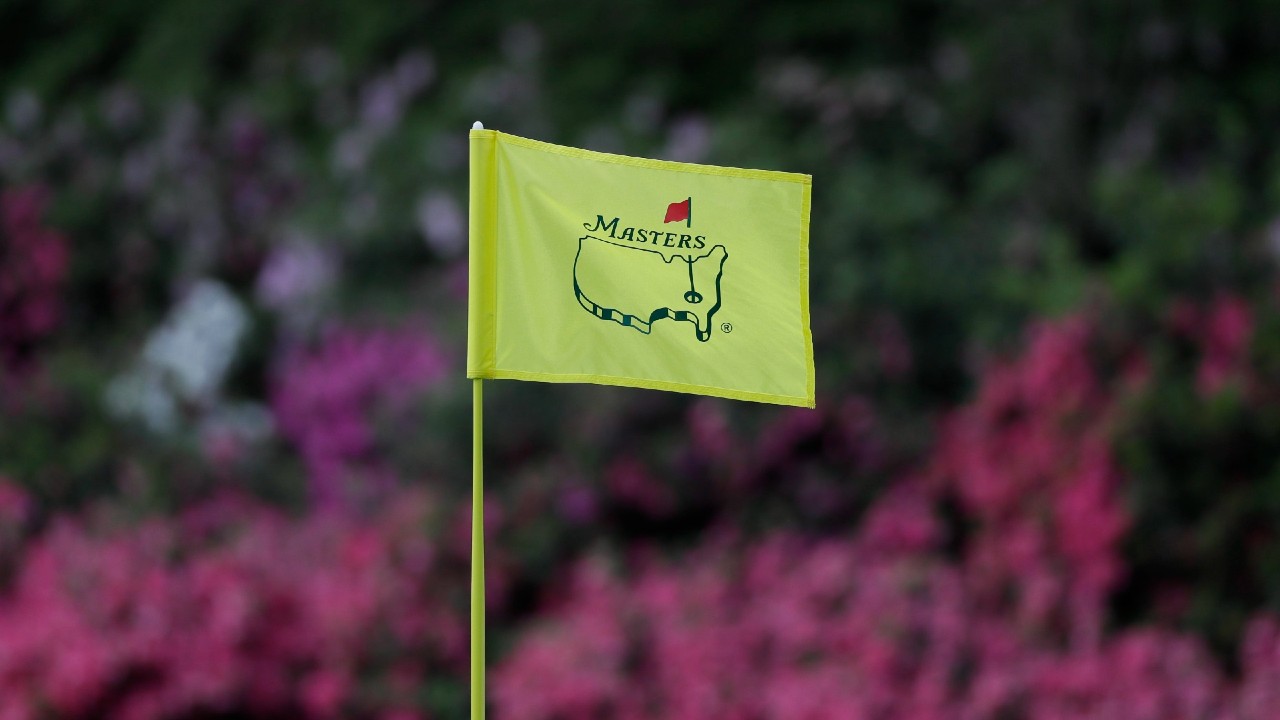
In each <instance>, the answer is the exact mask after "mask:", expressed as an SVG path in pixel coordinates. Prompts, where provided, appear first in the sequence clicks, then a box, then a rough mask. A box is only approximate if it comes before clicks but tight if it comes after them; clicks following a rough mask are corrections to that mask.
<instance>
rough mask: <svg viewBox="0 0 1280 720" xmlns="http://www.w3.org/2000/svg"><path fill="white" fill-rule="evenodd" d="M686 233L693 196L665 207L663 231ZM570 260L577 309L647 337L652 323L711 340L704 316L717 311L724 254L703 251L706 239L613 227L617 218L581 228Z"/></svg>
mask: <svg viewBox="0 0 1280 720" xmlns="http://www.w3.org/2000/svg"><path fill="white" fill-rule="evenodd" d="M680 221H684V223H685V228H686V229H688V228H692V227H693V198H691V197H690V198H688V199H686V200H684V201H683V202H676V203H671V205H670V206H668V207H667V214H666V216H665V218H664V219H663V225H664V226H665V225H666V224H668V223H672V222H680ZM582 226H583V227H584V228H586V229H587V231H588V232H589V233H595V234H588V235H584V236H583V237H581V238H579V239H578V254H577V255H576V256H575V257H574V260H573V294H574V295H575V296H576V297H577V299H578V304H579V305H581V306H582V307H583V309H584V310H586V311H587V312H589V313H591V314H592V315H593V316H595V317H597V318H599V319H601V320H611V321H613V322H616V323H618V324H619V325H622V326H624V327H630V328H635V329H636V330H637V331H639V332H641V333H644V334H645V335H648V334H649V333H650V332H652V330H653V324H654V323H655V322H657V321H659V320H678V321H682V322H687V323H692V324H693V328H694V336H695V337H697V338H698V340H700V341H702V342H706V341H708V340H710V339H711V318H712V317H713V316H714V315H715V314H716V311H718V310H719V309H720V278H721V277H722V276H723V275H724V262H725V260H727V259H728V258H729V253H728V252H727V251H726V250H725V249H724V246H723V245H713V246H711V249H709V250H708V249H707V245H708V243H707V237H706V236H705V235H693V234H690V233H676V232H666V231H665V230H662V229H649V228H643V227H635V226H626V227H621V228H620V227H619V218H616V217H615V218H613V219H612V220H609V221H605V219H604V215H596V220H595V223H594V224H592V223H589V222H586V223H583V224H582Z"/></svg>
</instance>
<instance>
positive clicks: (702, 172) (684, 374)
mask: <svg viewBox="0 0 1280 720" xmlns="http://www.w3.org/2000/svg"><path fill="white" fill-rule="evenodd" d="M811 182H812V181H811V178H810V177H809V176H808V175H801V174H796V173H786V172H775V171H769V170H744V169H739V168H726V167H715V166H710V165H693V164H689V163H678V162H667V161H662V160H649V159H644V158H635V157H626V156H621V155H611V154H607V153H600V152H593V151H589V150H580V149H577V148H570V147H562V146H559V145H552V144H549V143H544V142H538V141H535V140H528V139H525V138H520V137H515V136H513V135H507V134H504V133H500V132H496V131H493V130H472V131H471V204H470V228H469V230H470V253H471V256H470V276H469V280H470V285H469V291H468V292H469V305H468V308H469V312H468V336H467V377H469V378H481V379H511V380H536V381H543V382H590V383H601V384H605V385H624V386H628V387H639V388H651V389H655V390H672V391H677V392H686V393H695V394H699V395H713V396H717V397H724V398H732V399H736V400H752V401H757V402H767V403H778V404H782V405H797V406H802V407H813V406H814V371H813V340H812V336H811V335H810V332H809V256H808V240H809V198H810V189H811ZM695 206H696V212H695Z"/></svg>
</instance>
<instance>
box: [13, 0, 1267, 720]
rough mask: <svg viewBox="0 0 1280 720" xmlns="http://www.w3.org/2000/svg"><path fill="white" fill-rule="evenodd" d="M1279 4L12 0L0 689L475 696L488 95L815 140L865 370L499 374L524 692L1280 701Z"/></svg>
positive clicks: (1015, 707)
mask: <svg viewBox="0 0 1280 720" xmlns="http://www.w3.org/2000/svg"><path fill="white" fill-rule="evenodd" d="M1277 47H1280V12H1277V9H1276V7H1275V5H1274V4H1272V3H1266V2H1257V3H1251V2H1238V3H1222V2H1215V1H1211V0H1187V1H1185V2H1180V3H1163V2H1145V1H1143V2H1129V3H1114V2H1103V1H1098V2H1094V1H1082V2H1077V3H1046V2H1029V1H1025V0H1000V1H998V2H969V1H962V2H953V3H939V2H924V1H922V0H874V1H872V0H867V1H865V2H816V1H809V0H793V1H792V2H788V3H785V4H777V5H774V4H767V3H763V2H746V3H736V4H735V3H717V2H706V3H695V4H686V3H680V2H675V1H673V0H616V1H615V2H612V3H609V4H608V5H607V6H602V7H599V8H592V7H589V6H587V5H585V4H582V3H579V2H568V1H566V0H543V1H542V2H520V1H517V0H497V1H495V2H485V3H480V2H468V3H463V2H444V1H442V0H437V1H435V2H421V3H386V2H370V1H368V0H313V1H312V2H306V3H303V2H297V1H296V0H285V1H282V2H272V3H263V2H251V1H250V0H219V1H218V2H204V1H201V0H164V1H159V2H158V1H156V0H114V1H113V2H108V3H100V2H87V1H85V0H43V1H37V0H5V1H4V2H0V718H2V719H3V720H19V719H22V720H36V719H45V718H125V719H138V720H142V719H151V718H155V719H161V718H165V719H169V718H185V719H194V718H286V717H287V718H377V719H380V720H409V719H410V718H464V717H466V712H467V694H466V664H467V591H468V587H467V573H468V565H467V564H468V552H469V550H468V539H469V538H468V536H469V532H470V526H469V510H470V505H469V494H468V493H469V483H470V472H469V470H470V457H469V450H470V447H469V443H470V387H469V384H468V383H467V381H465V380H464V377H463V375H464V372H463V358H464V354H465V319H466V207H467V198H466V187H467V166H466V165H467V145H466V143H467V130H468V129H469V127H470V125H471V123H472V121H474V120H477V119H479V120H482V121H484V123H485V125H486V126H487V127H490V128H496V129H500V130H503V131H505V132H509V133H513V134H518V135H524V136H527V137H534V138H538V139H542V140H547V141H551V142H556V143H563V144H571V145H577V146H581V147H586V148H591V149H595V150H603V151H609V152H620V153H627V154H634V155H642V156H649V157H660V158H668V159H675V160H683V161H691V162H705V163H714V164H724V165H734V166H745V167H760V168H769V169H777V170H786V171H795V172H806V173H811V174H812V175H813V177H814V193H813V213H812V242H811V252H812V257H813V258H814V263H813V273H812V294H813V308H814V310H813V331H814V338H815V347H816V351H817V373H818V408H817V410H793V409H783V408H778V407H771V406H766V405H754V404H748V403H731V402H725V401H718V400H711V399H705V398H695V397H690V396H683V395H677V394H668V393H659V392H650V391H640V390H624V389H616V388H605V387H594V386H549V385H540V384H536V383H510V382H502V383H493V384H491V385H490V388H491V389H490V390H489V392H488V393H486V395H487V401H488V406H489V407H488V410H489V412H488V417H489V418H490V420H489V423H488V427H487V436H486V453H487V458H488V468H487V480H488V487H487V490H488V495H487V500H486V503H487V509H486V512H487V525H488V527H487V530H488V537H489V549H488V561H489V576H488V600H489V604H490V623H489V634H488V639H489V657H490V661H491V665H492V671H491V676H490V701H491V708H490V713H491V716H492V717H495V718H499V719H500V720H507V719H510V720H586V719H597V718H599V719H608V718H619V719H634V720H642V719H648V718H654V719H656V718H662V719H664V720H685V719H689V720H692V719H695V718H696V719H704V718H730V719H737V720H775V719H777V720H824V719H826V718H831V719H833V720H834V719H842V720H843V719H852V718H908V719H919V720H923V719H926V718H961V719H967V718H972V719H975V720H979V719H991V720H1014V719H1022V718H1025V719H1028V720H1032V719H1049V718H1052V719H1054V720H1060V719H1064V718H1116V719H1121V718H1122V719H1124V720H1141V719H1143V718H1152V719H1156V718H1159V719H1160V720H1169V719H1175V720H1176V719H1179V718H1188V719H1190V718H1206V719H1208V718H1214V719H1218V718H1232V719H1234V718H1280V453H1278V452H1277V451H1278V450H1280V333H1278V332H1277V330H1280V284H1278V283H1277V272H1276V270H1277V268H1276V261H1277V258H1278V257H1280V144H1278V143H1277V141H1276V130H1277V128H1280V92H1278V91H1277V88H1280V54H1278V53H1277V52H1276V48H1277Z"/></svg>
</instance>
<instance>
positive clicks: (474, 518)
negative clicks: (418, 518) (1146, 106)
mask: <svg viewBox="0 0 1280 720" xmlns="http://www.w3.org/2000/svg"><path fill="white" fill-rule="evenodd" d="M471 129H472V130H483V129H484V125H483V124H482V123H481V122H480V121H479V120H477V121H476V122H475V124H474V125H472V126H471ZM472 383H473V384H472V395H471V720H484V710H485V707H484V706H485V693H484V670H485V668H484V624H485V623H484V590H485V588H484V384H483V383H484V381H483V380H481V379H480V378H476V379H475V380H473V381H472Z"/></svg>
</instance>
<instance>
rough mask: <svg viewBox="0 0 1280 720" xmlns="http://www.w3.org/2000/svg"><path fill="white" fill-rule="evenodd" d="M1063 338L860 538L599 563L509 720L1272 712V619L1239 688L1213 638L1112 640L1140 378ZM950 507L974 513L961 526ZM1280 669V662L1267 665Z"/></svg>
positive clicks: (986, 393)
mask: <svg viewBox="0 0 1280 720" xmlns="http://www.w3.org/2000/svg"><path fill="white" fill-rule="evenodd" d="M1095 335H1096V333H1095V331H1094V330H1093V328H1092V325H1091V324H1090V323H1089V322H1087V321H1086V320H1085V319H1084V318H1082V317H1074V318H1069V319H1066V320H1061V321H1057V322H1054V323H1044V324H1041V325H1039V326H1037V327H1036V328H1034V329H1032V330H1031V332H1030V333H1029V338H1028V343H1027V349H1026V350H1025V352H1024V353H1023V354H1022V355H1021V356H1019V357H1018V358H1016V359H1015V360H1013V361H1009V362H997V363H994V364H992V366H991V367H990V368H988V369H987V371H986V372H985V373H984V375H983V382H982V384H981V386H980V388H979V390H978V392H977V395H976V397H975V399H974V400H973V401H972V402H970V403H968V404H966V405H965V406H963V407H961V408H959V409H957V410H956V411H955V412H954V413H952V414H950V415H949V416H948V417H947V418H946V419H945V421H944V422H943V425H942V428H941V430H940V433H939V441H938V444H937V448H936V450H935V452H934V455H933V457H932V459H931V461H930V462H929V463H928V465H927V470H926V471H925V472H924V474H923V475H920V476H917V477H915V478H905V479H902V480H900V481H899V482H898V483H897V484H896V485H895V487H893V488H892V489H891V490H889V491H887V492H886V493H884V494H883V495H882V496H881V497H880V498H879V499H877V500H876V501H875V502H874V503H873V504H872V505H871V507H870V508H868V509H867V511H866V513H865V514H864V516H863V518H862V520H861V522H860V523H859V524H858V527H857V530H856V531H855V532H854V533H852V534H851V535H850V536H849V537H847V538H836V539H819V538H812V537H805V536H804V535H803V534H799V533H797V532H794V531H793V532H783V533H776V534H772V535H769V536H766V537H764V538H761V539H744V538H741V537H738V536H736V535H735V534H734V533H733V532H732V531H729V532H725V533H721V534H719V535H713V536H712V538H711V539H710V540H708V541H706V542H704V543H702V544H701V545H700V546H699V547H698V548H696V549H695V550H694V551H692V552H690V553H688V554H686V555H685V556H684V557H683V558H682V559H680V560H679V561H672V560H668V559H666V558H664V557H663V556H662V554H661V553H660V552H657V551H653V550H644V551H633V552H631V553H628V554H627V555H625V556H624V557H622V558H620V559H619V560H617V564H619V565H621V568H624V569H625V572H622V573H619V572H616V568H613V567H610V562H609V561H608V560H607V559H606V558H604V557H600V556H594V557H589V558H587V559H585V560H583V561H582V562H580V563H579V564H578V565H577V567H576V568H575V570H574V573H573V574H572V576H571V578H570V579H569V580H568V581H567V582H566V583H565V585H564V587H563V588H561V589H560V590H559V591H558V592H557V593H556V594H555V595H553V596H552V598H551V599H550V600H549V604H548V607H547V610H546V617H544V618H540V619H539V620H537V621H536V622H535V624H534V626H533V628H532V629H531V630H530V631H529V633H528V634H527V635H526V636H525V637H524V638H523V639H522V641H521V642H520V643H519V644H518V645H517V647H516V649H515V650H514V651H513V652H512V654H511V655H510V656H509V657H508V658H507V659H506V660H505V661H504V663H503V665H502V666H501V667H500V668H499V669H498V671H497V674H496V678H495V690H494V702H495V704H496V706H497V708H498V710H499V712H500V713H501V714H502V716H503V717H510V718H515V719H516V720H538V719H540V718H593V717H616V718H658V717H661V718H701V717H724V718H755V717H772V718H797V719H801V718H804V719H816V718H857V717H902V718H944V717H946V718H975V719H977V718H1029V719H1035V720H1040V719H1045V720H1048V719H1051V718H1068V717H1092V718H1116V719H1117V720H1119V719H1120V718H1129V719H1131V718H1150V719H1152V720H1155V719H1156V718H1186V719H1191V718H1261V717H1268V716H1269V715H1268V713H1270V712H1272V711H1273V708H1264V701H1262V700H1259V699H1258V696H1259V695H1260V694H1263V693H1265V692H1269V691H1264V690H1262V689H1261V688H1262V687H1263V686H1264V685H1265V684H1266V683H1267V682H1268V681H1269V679H1270V678H1272V677H1273V675H1272V673H1274V670H1273V669H1272V667H1271V665H1270V663H1272V661H1273V656H1274V655H1275V654H1276V653H1277V652H1280V645H1277V644H1276V641H1277V634H1276V633H1275V623H1276V619H1275V618H1274V617H1273V616H1271V615H1269V614H1261V615H1259V616H1258V618H1257V619H1256V620H1255V621H1254V624H1253V625H1252V626H1251V629H1250V630H1249V635H1248V639H1247V640H1246V644H1245V646H1244V648H1243V649H1242V651H1241V653H1242V654H1241V664H1242V665H1243V666H1244V668H1245V670H1244V674H1243V676H1242V678H1241V679H1239V680H1238V681H1231V680H1229V679H1228V678H1227V677H1226V675H1225V674H1224V673H1223V671H1222V670H1221V669H1220V667H1219V665H1218V664H1217V662H1216V661H1215V659H1214V658H1213V656H1212V654H1211V653H1210V652H1209V650H1208V649H1207V647H1206V646H1205V644H1204V643H1203V642H1202V641H1201V640H1199V639H1198V638H1196V637H1195V636H1193V635H1188V634H1184V633H1181V632H1178V631H1177V630H1175V629H1170V628H1167V627H1161V626H1159V625H1149V626H1136V627H1132V628H1122V629H1118V630H1116V629H1114V628H1113V627H1112V624H1111V622H1110V619H1109V618H1110V611H1109V608H1110V601H1111V600H1112V598H1113V596H1114V594H1115V592H1116V590H1117V588H1118V587H1119V585H1120V583H1121V581H1122V580H1123V579H1124V573H1125V571H1126V564H1125V561H1124V558H1123V557H1122V555H1121V548H1122V544H1121V543H1122V541H1123V539H1124V534H1125V531H1126V529H1127V528H1128V527H1129V526H1130V523H1131V516H1130V513H1129V512H1128V511H1127V509H1126V508H1125V506H1124V504H1123V501H1122V494H1121V493H1122V489H1123V482H1122V478H1123V476H1122V473H1121V472H1120V469H1119V467H1118V465H1117V463H1116V461H1115V458H1114V456H1113V454H1112V451H1111V449H1110V445H1109V437H1110V435H1109V433H1110V432H1111V431H1112V429H1113V426H1114V419H1115V418H1114V416H1115V413H1116V412H1117V401H1118V400H1120V399H1122V398H1123V397H1124V396H1125V395H1126V394H1129V393H1133V392H1139V391H1141V389H1142V385H1141V382H1137V383H1135V382H1134V381H1133V380H1131V379H1129V378H1127V377H1125V376H1121V377H1118V378H1113V379H1111V380H1110V382H1108V381H1105V380H1104V379H1103V378H1101V377H1099V375H1098V373H1097V371H1096V370H1095V365H1096V360H1095V357H1094V356H1095V353H1094V352H1092V350H1091V344H1092V342H1093V341H1094V340H1095ZM949 506H953V507H954V508H955V512H956V513H957V516H956V517H953V518H948V517H946V513H945V512H944V510H945V509H946V508H947V507H949ZM1265 658H1272V659H1265Z"/></svg>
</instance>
